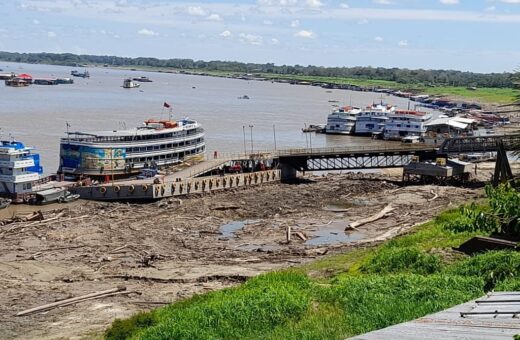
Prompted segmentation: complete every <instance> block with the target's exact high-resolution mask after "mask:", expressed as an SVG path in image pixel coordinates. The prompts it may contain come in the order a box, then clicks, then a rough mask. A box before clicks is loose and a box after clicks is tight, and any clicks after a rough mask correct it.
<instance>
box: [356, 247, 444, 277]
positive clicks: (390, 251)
mask: <svg viewBox="0 0 520 340" xmlns="http://www.w3.org/2000/svg"><path fill="white" fill-rule="evenodd" d="M441 267H442V264H441V260H440V258H439V257H438V256H435V255H430V254H426V253H424V252H423V251H421V250H419V249H417V248H415V247H404V248H394V247H383V248H382V249H381V250H379V251H378V252H377V253H376V254H375V255H374V256H373V257H371V258H370V259H369V260H368V262H367V263H365V264H364V265H363V266H362V267H361V270H362V271H363V272H365V273H398V272H404V271H408V272H412V273H417V274H432V273H435V272H438V271H439V270H440V269H441Z"/></svg>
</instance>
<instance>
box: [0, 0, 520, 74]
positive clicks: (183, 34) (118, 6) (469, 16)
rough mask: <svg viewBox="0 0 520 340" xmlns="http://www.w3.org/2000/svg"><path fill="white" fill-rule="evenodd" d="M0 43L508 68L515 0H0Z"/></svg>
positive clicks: (2, 46)
mask: <svg viewBox="0 0 520 340" xmlns="http://www.w3.org/2000/svg"><path fill="white" fill-rule="evenodd" d="M0 18H2V19H1V20H0V50H2V51H10V52H58V53H62V52H71V53H78V54H83V53H84V54H99V55H117V56H127V57H139V56H148V57H157V58H191V59H202V60H236V61H241V62H258V63H266V62H273V63H275V64H277V65H281V64H288V65H294V64H300V65H309V64H311V65H319V66H368V65H370V66H382V67H406V68H425V69H439V68H445V69H458V70H465V71H475V72H504V71H507V72H510V71H514V70H516V69H518V67H519V66H520V37H519V35H520V0H363V1H362V0H344V1H343V0H256V1H255V0H243V1H231V0H215V1H208V0H206V1H198V2H191V1H167V0H150V1H148V0H108V1H104V0H2V2H1V6H0Z"/></svg>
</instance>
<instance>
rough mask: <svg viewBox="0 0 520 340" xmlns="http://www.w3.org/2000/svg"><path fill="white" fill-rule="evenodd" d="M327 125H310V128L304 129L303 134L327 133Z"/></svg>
mask: <svg viewBox="0 0 520 340" xmlns="http://www.w3.org/2000/svg"><path fill="white" fill-rule="evenodd" d="M325 126H326V124H309V126H308V127H305V128H303V129H302V132H317V133H321V132H325Z"/></svg>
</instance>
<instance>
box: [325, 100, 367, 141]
mask: <svg viewBox="0 0 520 340" xmlns="http://www.w3.org/2000/svg"><path fill="white" fill-rule="evenodd" d="M360 111H361V110H360V109H358V108H356V107H350V106H345V107H340V108H338V109H336V110H334V111H333V112H332V113H331V114H329V115H328V117H327V125H326V126H325V133H328V134H341V135H350V134H353V133H354V129H355V127H356V118H357V115H358V114H359V112H360Z"/></svg>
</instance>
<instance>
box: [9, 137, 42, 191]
mask: <svg viewBox="0 0 520 340" xmlns="http://www.w3.org/2000/svg"><path fill="white" fill-rule="evenodd" d="M33 150H34V148H32V147H29V146H25V145H24V144H23V143H22V142H18V141H14V140H11V141H0V197H1V196H3V197H8V198H13V199H15V200H20V199H23V197H24V196H26V195H27V194H29V193H31V192H32V191H33V184H34V183H35V182H37V181H38V180H39V179H40V178H41V176H42V174H43V169H42V167H41V166H40V155H39V154H37V153H33Z"/></svg>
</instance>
